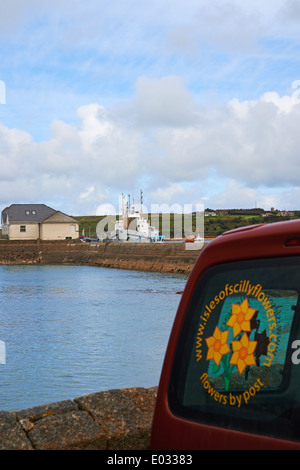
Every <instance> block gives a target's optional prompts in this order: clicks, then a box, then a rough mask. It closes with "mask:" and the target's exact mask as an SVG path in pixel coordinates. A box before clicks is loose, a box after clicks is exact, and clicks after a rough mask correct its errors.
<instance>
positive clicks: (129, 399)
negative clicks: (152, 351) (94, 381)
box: [0, 387, 157, 450]
mask: <svg viewBox="0 0 300 470" xmlns="http://www.w3.org/2000/svg"><path fill="white" fill-rule="evenodd" d="M156 394H157V388H156V387H153V388H149V389H144V388H129V389H121V390H110V391H107V392H99V393H94V394H92V395H86V396H83V397H79V398H75V399H74V400H66V401H61V402H57V403H52V404H49V405H45V406H36V407H34V408H30V409H27V410H21V411H16V412H6V411H2V412H0V450H147V449H149V444H150V437H151V426H152V418H153V412H154V406H155V400H156Z"/></svg>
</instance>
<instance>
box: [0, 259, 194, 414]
mask: <svg viewBox="0 0 300 470" xmlns="http://www.w3.org/2000/svg"><path fill="white" fill-rule="evenodd" d="M186 279H187V278H186V276H183V275H178V274H160V273H144V272H137V271H121V270H115V269H107V268H98V267H95V268H94V267H88V266H71V265H63V266H61V265H60V266H41V265H32V266H13V265H10V266H0V340H1V341H2V342H4V344H5V349H6V356H5V363H4V364H0V410H8V411H15V410H20V409H26V408H29V407H32V406H36V405H43V404H48V403H52V402H55V401H60V400H66V399H74V398H75V397H78V396H82V395H86V394H90V393H94V392H99V391H103V390H110V389H114V388H123V387H125V388H126V387H136V386H137V387H151V386H154V385H158V381H159V376H160V371H161V366H162V362H163V357H164V353H165V349H166V346H167V342H168V338H169V333H170V330H171V327H172V323H173V320H174V316H175V314H176V309H177V307H178V304H179V301H180V295H178V294H177V293H178V292H179V291H182V290H183V288H184V285H185V283H186Z"/></svg>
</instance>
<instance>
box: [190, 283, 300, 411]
mask: <svg viewBox="0 0 300 470" xmlns="http://www.w3.org/2000/svg"><path fill="white" fill-rule="evenodd" d="M297 300H298V294H297V292H296V291H292V290H289V291H287V290H270V289H269V290H264V289H263V286H262V285H261V284H255V285H252V284H251V282H250V281H249V280H247V279H246V280H241V281H240V282H239V283H237V284H232V285H231V284H226V285H225V286H224V289H223V290H221V291H220V292H219V293H218V294H217V295H216V296H215V297H214V298H213V299H211V301H210V302H209V303H208V304H207V305H205V307H204V308H203V309H202V311H201V313H200V318H199V326H198V331H197V337H196V346H195V361H196V363H198V365H201V369H200V370H201V374H200V382H201V384H202V387H203V390H204V391H205V392H206V393H207V394H208V395H209V396H210V397H212V398H213V399H214V400H215V401H217V402H218V403H220V404H222V405H229V406H236V407H238V408H240V407H241V406H245V405H247V404H248V403H249V401H250V400H251V399H252V398H253V397H255V396H256V394H257V393H258V392H260V391H261V390H262V389H268V390H269V389H272V390H274V389H278V388H279V387H280V385H281V383H282V380H283V375H282V371H283V368H284V364H285V359H286V352H287V349H288V342H289V336H290V330H291V326H292V322H293V317H294V313H295V312H294V308H295V305H296V304H297ZM211 322H212V323H211ZM214 323H215V326H214ZM204 371H206V372H204Z"/></svg>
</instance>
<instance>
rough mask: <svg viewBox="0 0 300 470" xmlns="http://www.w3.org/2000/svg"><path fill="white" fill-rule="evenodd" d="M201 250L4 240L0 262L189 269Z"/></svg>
mask: <svg viewBox="0 0 300 470" xmlns="http://www.w3.org/2000/svg"><path fill="white" fill-rule="evenodd" d="M188 248H190V246H189V247H188ZM199 252H200V251H199V250H187V249H186V246H185V243H87V242H82V241H80V240H75V241H74V240H65V241H53V242H45V241H38V240H37V241H36V240H29V241H8V240H0V264H38V263H40V264H61V263H64V264H77V265H90V266H100V267H106V268H118V269H131V270H140V271H153V272H172V273H189V272H190V271H191V269H192V267H193V265H194V263H195V261H196V259H197V257H198V255H199Z"/></svg>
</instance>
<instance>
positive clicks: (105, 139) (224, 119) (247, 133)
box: [0, 77, 300, 213]
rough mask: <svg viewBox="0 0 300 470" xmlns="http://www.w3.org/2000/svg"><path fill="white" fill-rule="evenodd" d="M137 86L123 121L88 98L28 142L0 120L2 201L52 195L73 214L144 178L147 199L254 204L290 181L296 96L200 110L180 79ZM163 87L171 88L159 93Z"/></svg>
mask: <svg viewBox="0 0 300 470" xmlns="http://www.w3.org/2000/svg"><path fill="white" fill-rule="evenodd" d="M143 82H144V84H145V83H146V85H147V86H145V87H144V88H143V87H142V88H138V89H137V96H136V97H134V98H133V100H132V103H131V105H128V107H127V111H128V112H130V113H131V115H128V116H127V119H126V120H124V108H123V110H122V113H121V114H120V115H117V114H116V109H115V110H114V113H112V112H110V111H109V110H108V109H106V108H104V107H103V106H101V105H99V104H96V103H94V104H90V105H86V106H82V107H80V108H79V109H78V116H79V118H80V122H79V123H78V125H69V124H67V123H65V122H63V121H53V123H52V125H51V135H50V138H49V139H48V140H44V141H42V142H37V143H36V142H34V140H33V138H32V137H31V136H30V135H29V134H28V133H26V132H24V131H20V130H17V129H8V128H7V127H5V126H3V125H1V126H0V163H1V164H2V168H3V170H2V172H1V180H2V188H5V194H4V191H3V190H2V194H1V196H2V199H1V200H2V201H7V202H13V201H14V200H15V198H16V195H19V198H23V199H26V200H27V199H31V200H33V199H35V200H39V201H40V200H42V199H44V200H45V199H51V200H54V201H59V199H61V203H62V204H63V203H65V204H69V205H70V206H71V205H72V204H73V209H72V212H73V213H74V212H76V208H78V210H79V208H81V210H86V209H85V208H87V207H91V205H92V206H93V207H94V209H93V211H95V210H96V209H97V207H98V206H99V205H100V204H101V203H102V204H105V203H111V200H110V198H111V197H112V193H113V192H119V194H121V193H122V192H125V193H126V192H127V191H128V192H131V190H132V189H135V190H136V189H137V188H138V187H139V186H140V182H141V181H143V179H145V178H146V180H147V178H148V180H147V183H146V186H147V190H148V193H149V194H150V195H151V198H152V199H153V201H152V202H158V203H160V202H161V201H163V202H165V203H170V202H172V203H173V202H178V203H181V202H183V201H184V203H188V202H193V203H194V202H196V201H187V200H186V197H189V198H191V197H192V193H191V192H190V190H189V185H191V187H194V188H196V187H199V188H201V191H200V189H199V190H197V189H195V193H197V195H198V196H199V197H201V198H203V197H204V198H210V199H211V201H214V202H215V205H218V206H220V205H221V202H222V201H223V206H224V204H225V205H227V204H228V205H229V204H230V202H231V204H230V205H236V204H237V202H238V203H239V205H249V204H250V205H253V204H254V201H255V200H257V199H258V198H259V194H261V192H262V191H261V188H282V190H284V188H285V187H286V188H287V189H288V188H291V187H293V186H295V187H297V186H298V185H299V174H300V161H299V157H298V155H299V153H298V149H299V147H300V136H299V132H298V129H299V122H300V103H299V102H298V99H295V96H279V94H277V93H274V92H269V93H265V94H264V95H263V96H262V97H261V98H260V99H258V100H256V101H245V102H240V101H239V100H237V99H235V100H231V101H230V102H228V103H227V105H224V106H218V107H214V108H211V107H208V106H207V107H204V106H202V107H201V108H200V107H197V106H196V104H195V101H193V100H192V98H191V96H190V95H189V94H188V92H187V91H186V90H185V88H184V86H183V84H182V82H181V81H180V80H175V79H174V78H172V79H171V80H170V78H169V77H167V78H166V79H164V78H162V79H161V80H160V81H159V80H156V81H152V80H145V79H143ZM174 84H175V85H174ZM167 85H169V86H170V88H171V92H170V95H169V96H168V95H167V97H165V98H164V96H163V95H164V94H163V93H162V91H163V90H166V89H167V88H168V87H167ZM172 85H174V86H175V89H177V90H178V92H179V93H178V95H177V94H176V93H173V91H174V90H172ZM176 87H177V88H176ZM149 88H150V89H151V93H148V92H149ZM170 96H172V100H171V101H172V112H171V110H170V109H168V110H166V111H164V109H163V106H162V107H161V106H160V101H162V103H164V104H166V103H168V102H169V100H170ZM184 96H188V100H184V99H183V97H184ZM140 103H143V106H144V107H143V109H142V112H141V107H140ZM196 108H197V115H196V117H195V118H194V121H193V122H191V119H190V116H191V115H192V114H193V112H194V110H195V109H196ZM182 109H185V110H186V113H185V114H184V113H182V112H181V110H182ZM141 114H142V115H143V119H142V118H141ZM172 114H173V116H172ZM137 116H139V119H137ZM154 116H156V117H155V118H154ZM146 117H147V119H146ZM171 117H172V119H171ZM159 118H161V119H159ZM152 119H153V120H152ZM132 122H136V123H138V125H136V126H133V125H131V123H132ZM212 171H213V174H214V177H215V178H217V180H216V182H215V183H214V179H213V178H212V177H211V174H212V173H211V172H212ZM227 180H228V181H230V183H229V186H228V187H227V189H226V190H225V191H224V190H223V191H222V190H218V192H216V188H217V186H218V181H223V182H225V181H227ZM16 188H18V190H17V191H16ZM193 191H194V190H193ZM218 193H219V194H218ZM283 194H286V195H287V192H286V190H285V192H283ZM22 195H23V196H22ZM198 196H197V197H198ZM8 199H9V201H8ZM71 201H73V202H71ZM247 201H248V204H247ZM265 201H267V203H269V202H268V200H267V199H265ZM226 202H227V204H226ZM207 203H208V204H209V200H208V202H207ZM209 205H212V204H209ZM89 212H91V209H89Z"/></svg>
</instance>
